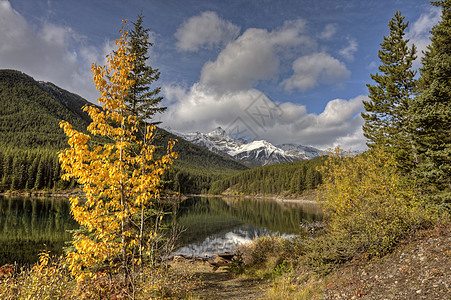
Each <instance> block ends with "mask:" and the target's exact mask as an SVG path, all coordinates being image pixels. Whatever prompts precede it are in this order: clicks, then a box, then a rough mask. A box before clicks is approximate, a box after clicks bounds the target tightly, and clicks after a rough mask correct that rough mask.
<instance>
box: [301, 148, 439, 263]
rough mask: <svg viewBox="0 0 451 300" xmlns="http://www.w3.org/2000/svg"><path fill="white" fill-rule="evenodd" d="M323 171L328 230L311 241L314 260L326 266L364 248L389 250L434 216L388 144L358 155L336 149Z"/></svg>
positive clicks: (377, 251) (372, 251)
mask: <svg viewBox="0 0 451 300" xmlns="http://www.w3.org/2000/svg"><path fill="white" fill-rule="evenodd" d="M320 171H321V172H322V174H323V184H322V185H321V187H320V193H321V197H320V202H321V204H322V205H323V208H324V211H325V213H326V217H327V220H326V222H327V228H326V232H327V234H326V236H325V237H322V238H321V239H318V241H315V242H313V243H311V244H310V246H309V247H310V248H312V249H310V250H309V251H308V252H309V253H310V256H311V257H310V259H308V260H310V262H311V263H312V262H314V261H315V260H316V262H315V263H319V264H323V265H328V264H330V263H332V264H333V263H336V262H339V261H344V260H348V259H351V258H353V257H355V256H357V255H360V254H362V253H366V254H367V255H368V257H371V256H382V255H385V254H386V253H388V252H390V251H392V250H393V248H394V247H395V246H396V245H397V244H398V242H399V240H400V239H401V238H403V237H405V236H406V235H408V234H410V233H412V232H414V231H415V230H417V229H419V228H422V227H424V226H425V225H427V224H429V223H430V222H431V220H432V218H431V214H430V213H429V210H428V209H426V204H425V203H424V202H423V201H422V200H421V198H420V197H419V191H418V189H417V188H416V185H415V182H413V181H411V180H409V179H408V178H407V177H405V176H402V175H401V174H400V172H399V168H398V166H397V162H396V161H395V159H394V158H393V157H392V156H391V155H390V154H388V151H384V149H375V150H371V151H367V152H365V153H363V154H360V155H357V156H349V155H343V153H342V151H341V150H340V149H336V150H335V153H334V154H331V155H330V156H329V157H328V158H327V160H326V161H325V164H324V166H322V167H321V168H320ZM319 240H321V242H319ZM318 243H321V245H319V244H318ZM312 251H315V252H316V253H311V252H312ZM318 251H319V252H321V253H322V254H321V253H319V252H318ZM326 253H327V254H326ZM313 256H318V257H315V258H313Z"/></svg>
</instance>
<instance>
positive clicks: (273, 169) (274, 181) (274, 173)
mask: <svg viewBox="0 0 451 300" xmlns="http://www.w3.org/2000/svg"><path fill="white" fill-rule="evenodd" d="M323 161H324V159H323V157H317V158H314V159H310V160H305V161H295V162H288V163H281V164H273V165H268V166H263V167H258V168H253V169H250V170H246V171H244V172H240V173H238V174H235V175H232V176H229V177H226V178H224V179H220V180H217V181H215V182H212V184H211V188H210V190H209V192H210V193H211V194H223V193H227V194H230V193H233V194H237V193H238V194H246V195H256V194H259V195H280V194H301V193H302V192H303V191H304V190H310V189H314V188H316V187H317V186H318V184H320V183H321V180H322V177H321V174H320V173H319V172H318V171H317V167H318V166H320V165H321V164H322V163H323Z"/></svg>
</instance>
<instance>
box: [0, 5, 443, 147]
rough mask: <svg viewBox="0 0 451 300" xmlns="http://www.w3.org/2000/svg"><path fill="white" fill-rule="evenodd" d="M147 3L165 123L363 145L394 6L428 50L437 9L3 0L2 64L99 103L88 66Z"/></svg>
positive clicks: (410, 34)
mask: <svg viewBox="0 0 451 300" xmlns="http://www.w3.org/2000/svg"><path fill="white" fill-rule="evenodd" d="M141 10H142V11H143V15H144V25H145V26H146V27H149V28H150V29H151V36H152V41H153V43H154V46H153V47H152V48H151V51H150V53H149V56H150V64H151V65H152V66H153V67H157V68H159V69H160V71H161V79H160V81H159V82H158V84H159V85H160V86H161V87H162V91H163V96H165V100H164V104H165V105H166V106H167V107H168V110H167V112H166V113H165V114H163V115H160V116H158V117H157V118H158V119H160V120H161V121H163V126H164V127H169V128H171V129H173V130H175V131H179V132H192V131H201V132H208V131H211V130H213V129H214V128H216V127H217V126H221V127H222V128H224V129H225V130H226V131H228V133H230V134H234V135H236V136H240V137H246V138H248V139H250V140H252V139H266V140H268V141H270V142H272V143H274V144H278V143H298V144H304V145H312V146H316V147H319V148H323V149H325V148H328V147H333V146H336V145H341V146H342V147H344V148H345V149H349V148H352V149H363V148H364V144H365V140H364V138H363V135H362V131H361V125H362V124H363V121H362V119H361V117H360V116H359V113H360V112H361V111H362V109H363V105H362V100H364V99H366V97H367V94H368V91H367V88H366V84H367V83H372V82H371V79H370V74H371V73H375V72H377V66H378V63H379V62H378V58H377V51H378V50H379V48H380V46H379V43H380V42H381V41H382V38H383V35H387V34H388V26H387V24H388V21H389V20H390V18H391V17H392V16H393V15H394V13H395V11H396V10H400V11H401V12H402V14H403V15H404V16H405V17H406V20H407V21H409V22H410V26H409V28H408V29H407V38H409V39H410V40H411V41H412V42H413V43H415V45H416V46H417V47H418V48H419V49H420V51H421V50H424V49H425V47H426V45H427V44H428V42H429V30H430V29H431V27H432V26H433V25H434V24H436V23H437V22H438V21H439V17H440V12H439V11H438V10H437V9H436V8H433V7H432V6H431V5H430V4H429V2H428V1H424V0H390V1H387V0H380V1H371V0H346V1H345V0H343V1H341V0H297V1H294V0H286V1H266V0H248V1H201V0H186V1H181V0H180V1H170V0H166V1H164V0H150V1H144V0H131V1H114V0H108V1H107V0H95V1H92V0H77V1H76V0H58V1H56V0H53V1H52V0H48V1H44V0H42V1H41V0H10V1H6V0H0V40H1V41H2V43H1V44H0V68H2V69H4V68H8V69H17V70H20V71H23V72H25V73H27V74H29V75H31V76H33V77H34V78H35V79H36V80H43V81H51V82H53V83H55V84H57V85H59V86H61V87H63V88H65V89H67V90H69V91H71V92H74V93H77V94H80V95H81V96H83V97H85V98H86V99H87V100H89V101H91V102H94V103H95V102H96V98H97V92H96V90H95V89H94V84H93V83H92V79H91V73H90V66H91V64H92V63H98V64H105V55H106V54H108V53H109V52H111V50H112V49H113V41H114V39H115V38H118V37H119V33H118V30H119V29H120V26H121V20H122V19H129V20H130V21H134V20H136V17H137V15H138V14H139V13H140V12H141ZM419 65H420V63H419V60H418V62H416V66H419Z"/></svg>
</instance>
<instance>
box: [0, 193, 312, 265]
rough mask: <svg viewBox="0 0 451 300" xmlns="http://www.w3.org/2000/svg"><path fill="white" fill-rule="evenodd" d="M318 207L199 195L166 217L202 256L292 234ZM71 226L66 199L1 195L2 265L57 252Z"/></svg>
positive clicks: (188, 250) (185, 249)
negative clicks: (259, 239) (48, 252)
mask: <svg viewBox="0 0 451 300" xmlns="http://www.w3.org/2000/svg"><path fill="white" fill-rule="evenodd" d="M318 213H319V209H318V207H316V206H315V205H313V204H304V205H299V204H295V203H278V202H274V201H263V200H251V199H231V198H225V199H221V198H200V197H198V198H191V199H188V200H186V201H184V202H182V203H181V204H180V205H179V206H178V207H177V208H176V209H175V211H174V212H173V214H172V216H170V218H171V219H172V220H174V218H175V220H176V222H177V223H178V224H179V225H181V226H182V227H183V228H185V231H184V232H183V233H182V235H181V238H180V240H179V241H178V247H177V251H176V252H177V253H183V254H187V255H197V256H204V255H211V254H213V253H218V252H225V251H232V250H233V248H234V247H235V245H236V244H237V243H245V242H248V241H251V240H252V239H254V238H255V237H257V236H261V235H268V234H281V235H294V234H296V233H298V232H299V224H300V223H301V222H309V221H314V220H317V219H318V218H319V216H318ZM168 221H169V220H168ZM75 228H77V223H76V222H75V221H74V220H73V219H72V218H71V215H70V208H69V202H68V201H67V199H58V198H43V199H41V198H29V197H1V196H0V266H1V265H3V264H6V263H14V262H15V261H16V262H17V263H18V264H30V263H34V262H35V261H36V260H37V254H38V253H39V252H40V251H41V250H42V249H48V250H51V251H52V253H55V254H59V253H61V252H62V248H63V246H64V245H65V242H66V241H69V240H70V238H71V234H70V233H69V232H68V231H67V230H72V229H75Z"/></svg>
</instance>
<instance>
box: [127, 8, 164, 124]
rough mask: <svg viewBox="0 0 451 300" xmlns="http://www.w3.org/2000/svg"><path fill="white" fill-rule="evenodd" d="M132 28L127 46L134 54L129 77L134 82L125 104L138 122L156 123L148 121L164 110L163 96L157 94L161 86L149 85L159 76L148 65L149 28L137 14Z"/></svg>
mask: <svg viewBox="0 0 451 300" xmlns="http://www.w3.org/2000/svg"><path fill="white" fill-rule="evenodd" d="M133 25H134V29H133V30H131V31H130V36H129V41H128V48H129V51H130V53H131V54H132V55H134V56H135V60H134V61H133V69H132V71H131V72H130V77H131V79H133V80H134V81H135V83H134V84H133V85H132V86H131V87H130V90H129V92H128V95H127V97H126V99H125V104H126V105H127V108H128V109H129V111H130V113H131V114H132V115H133V116H135V117H137V118H138V121H139V122H140V123H147V124H149V123H150V125H156V124H158V122H150V119H151V118H152V117H153V116H154V115H155V114H156V113H161V112H164V111H165V110H166V107H161V106H160V102H161V101H162V100H163V97H162V96H160V95H159V93H160V91H161V87H151V86H152V84H154V83H155V82H156V81H157V80H158V79H159V78H160V71H159V70H158V69H154V68H152V67H151V66H150V65H148V64H147V63H148V59H149V56H148V52H149V48H150V47H151V46H152V43H151V42H150V41H149V30H150V29H149V28H144V27H143V15H142V13H141V14H140V15H139V16H138V20H137V21H136V23H133Z"/></svg>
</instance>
